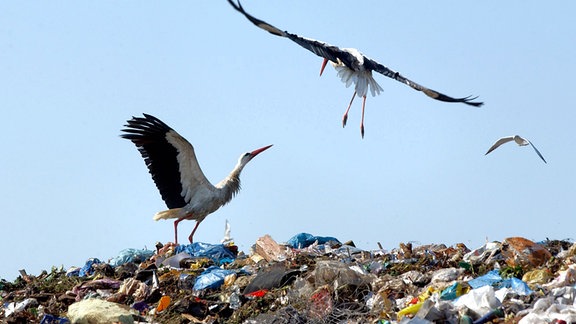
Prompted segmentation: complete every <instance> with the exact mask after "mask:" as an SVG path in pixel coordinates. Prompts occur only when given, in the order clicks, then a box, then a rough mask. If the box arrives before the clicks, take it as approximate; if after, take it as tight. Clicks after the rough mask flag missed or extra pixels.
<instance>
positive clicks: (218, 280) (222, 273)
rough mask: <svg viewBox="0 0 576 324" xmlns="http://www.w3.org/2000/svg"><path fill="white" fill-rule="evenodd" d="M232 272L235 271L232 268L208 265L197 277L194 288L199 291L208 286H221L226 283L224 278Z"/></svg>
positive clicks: (213, 287)
mask: <svg viewBox="0 0 576 324" xmlns="http://www.w3.org/2000/svg"><path fill="white" fill-rule="evenodd" d="M232 273H234V271H232V270H226V269H222V268H219V267H216V266H211V267H208V268H207V269H206V270H204V272H202V273H201V274H200V275H199V276H198V277H197V278H196V282H195V283H194V287H192V289H193V290H195V291H198V290H203V289H207V288H210V289H216V288H219V287H220V286H222V284H223V283H224V278H226V276H228V275H230V274H232Z"/></svg>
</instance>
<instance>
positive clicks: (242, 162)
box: [238, 145, 272, 167]
mask: <svg viewBox="0 0 576 324" xmlns="http://www.w3.org/2000/svg"><path fill="white" fill-rule="evenodd" d="M270 147H272V145H268V146H264V147H261V148H259V149H257V150H254V151H252V152H248V153H245V154H243V155H242V156H240V159H238V165H240V166H241V167H244V166H245V165H246V164H247V163H248V162H250V160H252V159H253V158H254V157H255V156H256V155H258V154H260V153H262V152H264V151H266V150H267V149H269V148H270Z"/></svg>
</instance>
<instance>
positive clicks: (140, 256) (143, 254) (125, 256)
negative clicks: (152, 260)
mask: <svg viewBox="0 0 576 324" xmlns="http://www.w3.org/2000/svg"><path fill="white" fill-rule="evenodd" d="M153 255H154V251H152V250H144V249H142V250H138V249H124V250H122V251H120V253H119V254H118V256H117V257H115V258H114V259H112V260H110V262H109V263H110V265H111V266H112V267H114V268H116V267H118V266H121V265H123V264H125V263H128V262H142V261H145V260H146V259H148V258H149V257H151V256H153Z"/></svg>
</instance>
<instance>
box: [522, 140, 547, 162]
mask: <svg viewBox="0 0 576 324" xmlns="http://www.w3.org/2000/svg"><path fill="white" fill-rule="evenodd" d="M527 141H528V140H527ZM528 143H530V146H532V148H533V149H534V151H536V154H538V156H539V157H540V158H541V159H542V161H544V163H548V162H546V160H545V159H544V157H543V156H542V154H540V151H538V149H537V148H536V146H534V144H532V142H530V141H528Z"/></svg>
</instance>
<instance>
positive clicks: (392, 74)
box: [364, 56, 484, 107]
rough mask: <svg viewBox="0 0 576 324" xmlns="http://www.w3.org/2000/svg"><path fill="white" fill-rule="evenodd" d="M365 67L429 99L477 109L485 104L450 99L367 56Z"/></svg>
mask: <svg viewBox="0 0 576 324" xmlns="http://www.w3.org/2000/svg"><path fill="white" fill-rule="evenodd" d="M364 67H365V68H366V69H370V70H374V71H376V72H378V73H380V74H382V75H385V76H387V77H389V78H392V79H394V80H396V81H398V82H402V83H404V84H406V85H408V86H410V87H411V88H412V89H415V90H418V91H422V92H424V93H425V94H426V95H427V96H428V97H430V98H432V99H436V100H440V101H444V102H462V103H465V104H467V105H471V106H475V107H480V106H482V105H483V104H484V103H483V102H473V101H472V100H474V99H476V98H478V97H471V96H468V97H464V98H453V97H450V96H448V95H445V94H443V93H440V92H438V91H436V90H432V89H429V88H426V87H425V86H423V85H420V84H418V83H416V82H414V81H412V80H410V79H408V78H406V77H404V76H403V75H402V74H400V73H398V72H396V71H392V70H391V69H389V68H387V67H385V66H384V65H382V64H380V63H378V62H376V61H374V60H372V59H370V58H367V57H366V56H364Z"/></svg>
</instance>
